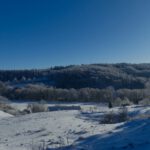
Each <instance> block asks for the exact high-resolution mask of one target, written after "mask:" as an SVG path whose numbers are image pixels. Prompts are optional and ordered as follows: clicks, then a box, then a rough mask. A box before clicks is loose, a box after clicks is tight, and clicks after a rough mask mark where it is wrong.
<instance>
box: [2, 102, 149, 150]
mask: <svg viewBox="0 0 150 150" xmlns="http://www.w3.org/2000/svg"><path fill="white" fill-rule="evenodd" d="M63 105H64V104H63ZM71 105H72V104H71ZM76 105H77V104H76ZM67 106H69V104H68V105H67ZM80 106H81V108H82V110H81V111H79V110H68V111H65V110H63V111H52V112H44V113H36V114H28V115H24V116H17V117H6V118H1V119H0V150H33V147H34V148H36V147H38V146H39V145H40V144H43V143H45V145H47V146H48V147H49V149H50V150H51V149H53V150H57V149H58V150H62V149H65V150H81V149H82V150H84V149H85V150H111V149H112V150H120V149H126V150H130V149H131V150H132V149H133V150H134V149H135V150H149V149H150V140H149V139H150V120H149V119H138V120H133V121H130V122H126V123H117V124H100V122H99V120H100V118H101V116H102V115H103V114H105V113H107V112H109V111H116V112H117V111H118V110H119V108H114V109H112V110H110V109H108V108H107V107H104V106H103V107H102V106H99V105H95V104H93V105H92V104H90V105H86V104H80ZM17 107H19V105H18V106H17ZM21 107H22V106H21ZM96 107H97V108H96ZM128 110H129V115H131V116H136V115H138V114H142V113H143V114H145V113H146V114H149V112H150V111H149V110H150V108H149V107H140V106H132V107H128ZM0 113H2V112H0ZM2 116H3V115H2ZM70 145H71V146H70ZM62 147H63V148H62ZM34 150H37V149H34Z"/></svg>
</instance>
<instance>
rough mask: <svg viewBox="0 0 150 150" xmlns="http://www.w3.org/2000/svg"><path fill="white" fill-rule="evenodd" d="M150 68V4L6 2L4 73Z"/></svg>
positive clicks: (0, 22) (131, 0)
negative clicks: (121, 65) (125, 65)
mask: <svg viewBox="0 0 150 150" xmlns="http://www.w3.org/2000/svg"><path fill="white" fill-rule="evenodd" d="M116 62H129V63H140V62H150V0H1V1H0V69H19V68H22V69H24V68H47V67H49V66H55V65H69V64H84V63H86V64H89V63H116Z"/></svg>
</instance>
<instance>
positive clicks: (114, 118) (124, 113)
mask: <svg viewBox="0 0 150 150" xmlns="http://www.w3.org/2000/svg"><path fill="white" fill-rule="evenodd" d="M127 120H128V110H127V108H126V107H122V108H121V109H120V111H119V112H118V113H115V112H113V111H111V112H109V113H108V114H106V115H104V117H103V119H102V120H101V122H100V123H103V124H113V123H120V122H125V121H127Z"/></svg>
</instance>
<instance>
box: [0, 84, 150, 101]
mask: <svg viewBox="0 0 150 150" xmlns="http://www.w3.org/2000/svg"><path fill="white" fill-rule="evenodd" d="M0 95H2V96H5V97H7V98H8V99H15V100H48V101H53V100H55V101H70V102H71V101H76V102H79V101H86V102H110V101H111V102H113V101H115V100H118V98H119V99H120V100H124V99H129V100H130V101H131V102H133V103H136V104H137V103H138V102H139V101H141V100H143V99H145V98H147V99H149V98H150V89H148V88H147V89H133V90H132V89H119V90H115V89H114V88H113V87H108V88H105V89H98V88H81V89H73V88H71V89H61V88H54V87H46V86H44V85H33V84H30V85H28V86H26V87H22V88H13V87H9V86H6V85H5V84H2V83H0Z"/></svg>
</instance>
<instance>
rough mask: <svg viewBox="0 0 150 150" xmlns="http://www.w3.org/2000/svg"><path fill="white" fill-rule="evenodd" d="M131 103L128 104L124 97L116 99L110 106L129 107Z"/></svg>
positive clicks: (128, 101)
mask: <svg viewBox="0 0 150 150" xmlns="http://www.w3.org/2000/svg"><path fill="white" fill-rule="evenodd" d="M131 104H132V103H131V102H130V100H129V99H128V98H127V97H125V98H124V99H121V98H119V97H118V98H117V99H116V100H114V101H113V102H112V105H113V106H114V107H115V106H129V105H131Z"/></svg>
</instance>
